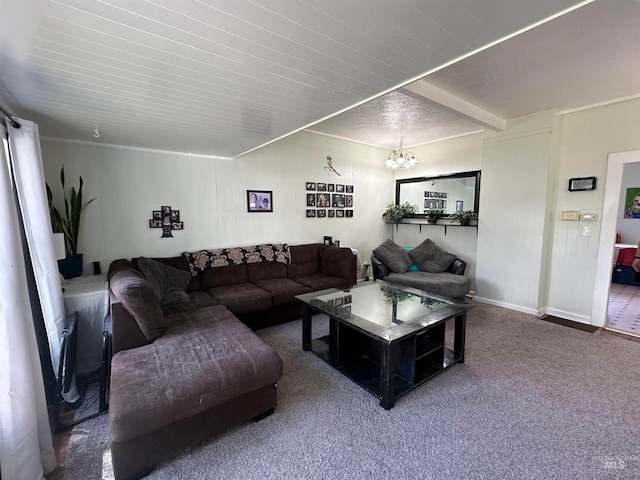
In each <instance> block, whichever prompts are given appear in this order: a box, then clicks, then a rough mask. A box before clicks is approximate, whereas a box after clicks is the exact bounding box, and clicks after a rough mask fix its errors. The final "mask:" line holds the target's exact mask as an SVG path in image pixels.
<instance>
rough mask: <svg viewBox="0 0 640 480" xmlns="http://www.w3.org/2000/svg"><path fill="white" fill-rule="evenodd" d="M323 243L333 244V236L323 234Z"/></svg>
mask: <svg viewBox="0 0 640 480" xmlns="http://www.w3.org/2000/svg"><path fill="white" fill-rule="evenodd" d="M324 244H325V245H333V238H331V237H330V236H328V235H325V236H324Z"/></svg>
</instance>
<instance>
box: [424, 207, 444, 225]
mask: <svg viewBox="0 0 640 480" xmlns="http://www.w3.org/2000/svg"><path fill="white" fill-rule="evenodd" d="M443 215H444V210H442V209H441V208H430V209H429V210H427V213H425V216H426V217H427V223H436V222H437V221H438V219H439V218H440V217H441V216H443Z"/></svg>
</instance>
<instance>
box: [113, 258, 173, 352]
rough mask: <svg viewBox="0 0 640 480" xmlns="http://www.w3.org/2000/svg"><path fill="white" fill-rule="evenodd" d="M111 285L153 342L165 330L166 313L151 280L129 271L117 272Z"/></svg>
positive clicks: (147, 337) (114, 292)
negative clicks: (150, 283) (159, 302)
mask: <svg viewBox="0 0 640 480" xmlns="http://www.w3.org/2000/svg"><path fill="white" fill-rule="evenodd" d="M109 286H110V287H111V291H112V292H113V294H114V295H115V296H116V298H117V299H118V300H119V301H120V302H121V303H122V305H123V306H124V308H125V309H126V310H127V311H128V312H129V313H130V314H131V316H132V317H133V318H134V320H135V321H136V323H137V324H138V327H140V330H141V331H142V333H143V334H144V336H145V338H146V339H147V340H149V341H150V342H153V341H154V340H155V339H156V338H160V336H161V335H162V334H163V333H164V332H165V330H166V329H167V328H166V322H165V318H164V313H162V309H161V308H160V305H158V300H157V299H156V296H155V293H154V292H153V289H152V288H151V285H149V282H148V281H147V280H145V279H144V278H142V277H139V276H138V275H133V274H131V273H130V272H127V271H121V272H117V273H115V274H114V275H113V276H112V277H111V279H110V280H109Z"/></svg>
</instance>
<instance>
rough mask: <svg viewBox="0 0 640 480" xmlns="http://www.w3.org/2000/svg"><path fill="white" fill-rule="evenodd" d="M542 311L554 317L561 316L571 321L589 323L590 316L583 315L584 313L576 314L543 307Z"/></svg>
mask: <svg viewBox="0 0 640 480" xmlns="http://www.w3.org/2000/svg"><path fill="white" fill-rule="evenodd" d="M544 313H546V314H547V315H552V316H554V317H559V318H563V319H565V320H571V321H572V322H577V323H583V324H585V325H591V318H589V317H585V316H584V315H576V314H575V313H571V312H565V311H563V310H556V309H555V308H545V309H544Z"/></svg>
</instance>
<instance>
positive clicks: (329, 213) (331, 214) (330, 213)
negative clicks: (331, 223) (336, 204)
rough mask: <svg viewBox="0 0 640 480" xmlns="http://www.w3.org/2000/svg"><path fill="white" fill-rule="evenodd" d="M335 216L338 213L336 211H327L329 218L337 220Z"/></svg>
mask: <svg viewBox="0 0 640 480" xmlns="http://www.w3.org/2000/svg"><path fill="white" fill-rule="evenodd" d="M335 216H336V211H335V210H327V217H329V218H335Z"/></svg>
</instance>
